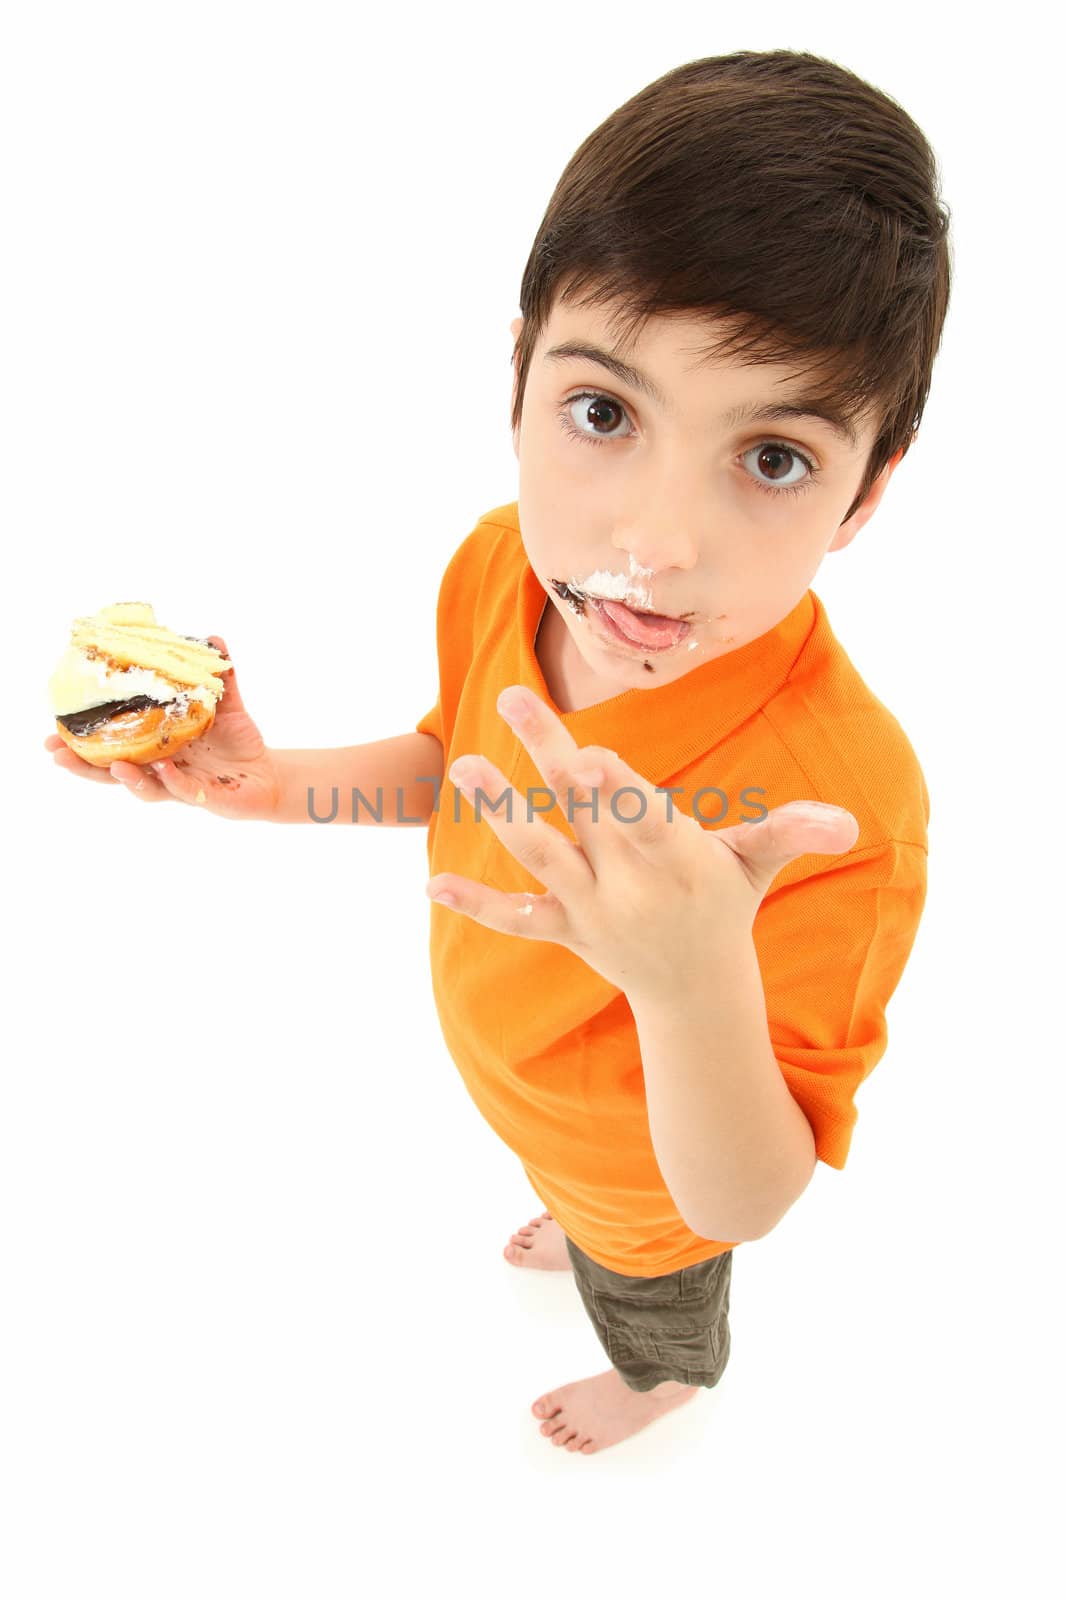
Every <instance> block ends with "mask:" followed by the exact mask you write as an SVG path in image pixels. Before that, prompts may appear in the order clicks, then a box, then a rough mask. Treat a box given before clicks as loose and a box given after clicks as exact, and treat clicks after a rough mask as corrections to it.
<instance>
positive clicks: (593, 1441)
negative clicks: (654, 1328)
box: [530, 1367, 697, 1456]
mask: <svg viewBox="0 0 1067 1600" xmlns="http://www.w3.org/2000/svg"><path fill="white" fill-rule="evenodd" d="M696 1392H697V1391H696V1388H690V1387H689V1386H688V1385H686V1384H684V1383H661V1384H659V1385H658V1386H657V1387H656V1388H655V1389H649V1390H648V1392H647V1393H646V1394H638V1393H637V1391H636V1390H635V1389H631V1388H629V1387H628V1385H627V1384H626V1383H624V1382H623V1379H622V1377H621V1376H620V1374H619V1373H618V1372H616V1370H615V1368H614V1367H609V1369H608V1371H607V1372H600V1373H598V1374H597V1376H596V1377H595V1378H583V1379H582V1381H581V1382H580V1383H565V1384H564V1385H563V1387H562V1388H561V1389H550V1390H549V1391H548V1393H547V1394H543V1395H542V1396H541V1397H540V1399H539V1400H535V1401H534V1403H533V1405H532V1406H531V1407H530V1410H531V1411H532V1412H533V1414H534V1416H535V1417H547V1418H548V1421H547V1422H543V1423H542V1424H541V1432H542V1433H543V1434H546V1435H548V1437H549V1438H551V1440H552V1443H553V1444H555V1445H565V1446H566V1448H567V1449H568V1450H570V1451H576V1450H577V1451H581V1453H582V1455H584V1456H591V1455H595V1453H596V1452H597V1451H598V1450H607V1449H608V1447H609V1446H610V1445H613V1444H618V1443H619V1441H620V1440H622V1439H628V1438H629V1437H630V1435H631V1434H632V1433H637V1432H639V1431H640V1429H641V1428H646V1427H647V1426H648V1424H649V1423H650V1422H655V1420H656V1418H657V1417H662V1416H663V1415H664V1414H665V1413H666V1412H668V1411H675V1410H676V1409H677V1408H678V1406H682V1405H684V1404H685V1402H686V1401H687V1400H692V1398H693V1396H694V1395H695V1394H696Z"/></svg>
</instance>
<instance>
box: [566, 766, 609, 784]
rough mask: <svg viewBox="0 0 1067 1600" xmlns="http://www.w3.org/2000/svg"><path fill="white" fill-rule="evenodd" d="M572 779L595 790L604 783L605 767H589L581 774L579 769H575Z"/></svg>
mask: <svg viewBox="0 0 1067 1600" xmlns="http://www.w3.org/2000/svg"><path fill="white" fill-rule="evenodd" d="M571 777H572V778H574V779H575V781H576V782H578V783H584V784H586V785H587V787H588V788H590V789H595V788H596V786H597V784H599V783H603V782H604V769H603V767H589V768H587V769H584V770H583V771H581V772H579V771H578V770H577V768H575V770H574V771H573V772H572V773H571Z"/></svg>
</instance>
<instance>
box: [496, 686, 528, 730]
mask: <svg viewBox="0 0 1067 1600" xmlns="http://www.w3.org/2000/svg"><path fill="white" fill-rule="evenodd" d="M496 708H497V710H498V711H499V712H500V715H501V716H502V717H503V718H504V720H505V721H506V722H510V723H511V724H512V726H513V727H514V726H515V725H516V724H518V723H522V722H527V721H528V720H529V716H530V711H529V707H528V706H527V704H526V701H525V699H524V698H523V696H522V695H521V694H517V693H515V691H513V690H510V689H505V690H502V691H501V693H500V694H499V695H498V696H497V702H496Z"/></svg>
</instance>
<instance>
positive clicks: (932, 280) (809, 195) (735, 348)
mask: <svg viewBox="0 0 1067 1600" xmlns="http://www.w3.org/2000/svg"><path fill="white" fill-rule="evenodd" d="M949 216H950V212H949V210H948V208H947V207H945V206H943V205H942V204H941V203H940V199H939V192H938V170H937V164H936V161H935V158H934V153H933V151H932V150H931V148H930V146H929V144H928V143H927V141H926V138H925V137H924V135H923V133H922V131H921V130H920V129H919V128H918V127H917V126H916V124H915V123H914V122H913V121H912V120H911V118H910V117H909V116H908V115H907V113H906V112H905V111H903V110H902V109H901V107H900V106H899V105H897V103H896V101H895V100H892V99H890V98H889V96H888V95H886V94H883V93H882V92H881V91H880V90H878V89H875V88H874V87H872V85H871V84H869V83H866V82H864V81H863V79H862V78H857V77H855V76H854V75H853V74H852V73H851V72H848V71H846V69H845V68H844V67H840V66H838V65H837V64H836V63H835V62H833V61H829V60H826V59H824V58H823V57H821V56H815V55H809V54H808V53H807V52H794V51H791V50H768V51H762V52H760V51H752V50H739V51H736V52H735V53H734V54H732V55H725V56H707V57H704V58H703V59H701V60H698V61H689V62H687V63H685V64H684V65H683V66H680V67H676V68H675V69H674V70H673V71H672V72H668V73H666V74H665V75H664V76H663V77H661V78H657V79H656V80H655V82H653V83H650V84H649V85H648V86H647V88H644V89H642V90H640V92H639V93H637V94H636V95H634V96H633V97H632V99H630V100H627V101H626V103H625V104H624V105H622V106H620V107H619V109H618V110H617V111H614V112H612V114H611V116H609V117H608V118H607V120H606V121H604V122H602V123H601V124H600V126H599V127H598V128H596V129H594V131H593V132H592V133H591V134H590V135H589V137H588V138H587V139H586V140H585V141H584V143H583V144H581V145H580V146H579V148H578V149H577V150H576V151H575V153H574V155H573V156H572V157H571V159H570V161H569V162H568V163H567V166H566V168H565V169H564V172H563V174H562V176H561V177H560V179H559V182H558V183H557V184H556V187H555V190H554V191H553V194H552V198H551V199H550V200H549V203H548V209H547V210H546V212H545V215H544V217H543V219H542V221H541V226H540V228H539V229H538V231H537V236H536V238H535V239H534V243H533V248H532V249H531V251H530V256H529V259H528V261H527V263H526V268H525V271H524V272H523V276H522V286H521V289H520V293H519V301H520V309H521V311H522V315H523V326H522V330H521V332H520V335H519V339H518V341H517V343H516V346H515V351H514V354H513V356H512V361H513V363H514V364H515V368H516V373H517V383H516V391H515V401H514V405H513V408H512V427H513V429H514V428H518V427H519V425H520V423H521V420H522V402H523V395H524V394H525V390H526V379H527V375H528V372H529V367H530V359H531V356H532V353H533V350H534V346H535V345H536V343H537V340H538V338H539V337H540V334H541V332H542V330H543V328H544V325H545V322H546V321H547V319H548V316H549V313H550V311H551V309H552V307H553V305H554V303H555V301H556V298H557V296H558V297H559V298H560V300H561V301H562V302H563V303H565V304H571V305H576V306H586V307H589V306H606V305H609V304H614V303H615V302H618V309H617V310H616V312H615V314H614V315H613V316H612V317H611V322H610V325H611V326H612V328H614V329H616V330H617V334H618V337H619V343H621V344H628V343H629V342H630V340H631V339H633V338H636V337H637V336H638V334H639V333H640V331H641V329H643V327H644V326H645V324H646V322H647V320H648V319H649V318H650V317H652V316H661V315H669V314H670V313H672V312H684V313H687V314H689V315H706V316H707V317H709V318H714V319H717V320H720V319H721V326H720V327H718V328H717V329H716V337H717V339H718V342H717V343H716V344H715V345H714V346H713V347H712V348H710V349H709V352H708V355H709V356H714V357H715V358H721V359H730V358H736V359H739V360H741V361H742V363H743V364H744V365H746V366H754V365H759V364H761V363H762V362H766V361H789V362H790V363H791V364H794V365H795V367H796V370H797V371H798V373H800V372H802V373H804V374H805V376H807V375H809V374H814V378H813V379H812V383H813V385H814V387H815V388H817V389H818V394H819V398H820V399H821V400H822V401H823V402H825V403H827V404H829V405H830V406H832V407H836V408H837V410H838V411H839V412H841V413H842V414H843V415H844V416H845V418H846V419H847V420H848V421H849V422H851V423H852V424H853V425H856V424H857V422H859V421H861V420H862V419H864V418H871V417H874V418H877V420H878V433H877V437H876V440H875V443H874V446H873V448H872V450H871V454H870V457H869V459H868V462H867V468H866V471H865V474H864V477H863V480H862V482H861V485H860V489H859V492H858V493H857V495H856V498H855V500H854V501H853V503H852V505H851V506H850V507H849V510H848V512H847V513H846V516H845V518H844V519H843V520H844V521H847V520H848V517H850V516H851V515H852V514H853V512H854V511H855V510H856V507H857V506H858V505H860V504H861V502H862V501H863V500H864V499H865V497H866V495H867V493H868V491H869V489H870V487H871V484H872V483H873V482H874V480H875V478H876V477H877V476H878V474H879V473H880V472H881V471H882V469H883V467H885V466H886V464H887V463H888V462H889V461H890V459H891V458H892V457H893V456H894V455H895V454H896V453H897V452H898V451H902V452H906V451H907V449H908V447H909V446H910V444H911V442H912V438H913V435H914V433H915V431H916V430H917V429H918V426H919V423H920V421H921V418H922V414H923V409H924V407H925V405H926V399H927V395H928V394H929V391H930V379H931V371H932V368H933V363H934V357H935V356H936V354H937V350H938V346H939V344H940V341H941V331H942V326H943V323H944V320H945V313H946V311H947V309H948V300H949V282H950V260H949V238H948V225H949ZM808 358H811V359H810V361H808Z"/></svg>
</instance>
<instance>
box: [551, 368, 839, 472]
mask: <svg viewBox="0 0 1067 1600" xmlns="http://www.w3.org/2000/svg"><path fill="white" fill-rule="evenodd" d="M579 402H582V403H583V405H584V417H585V419H586V420H589V419H592V421H593V422H594V423H596V422H597V421H601V422H602V421H604V420H605V414H606V417H607V423H608V426H609V429H610V426H611V413H612V412H616V413H618V414H620V415H621V416H623V417H625V416H626V408H625V406H624V405H623V404H622V402H621V400H614V399H612V397H611V395H607V394H601V393H600V392H599V391H595V390H589V389H586V390H583V391H582V392H581V393H580V394H572V395H569V396H568V397H567V399H566V400H564V401H563V403H562V404H561V406H560V407H559V418H560V422H561V424H562V426H563V431H564V432H565V433H567V434H569V435H570V436H571V438H574V439H581V440H583V441H584V442H585V443H587V444H597V445H599V444H611V443H612V442H613V441H614V440H616V439H627V438H629V437H630V434H629V433H616V432H612V431H608V432H600V433H588V432H586V430H585V429H584V428H580V427H578V426H576V424H575V421H574V415H573V412H574V409H575V408H576V407H577V405H578V403H579ZM750 456H755V457H756V460H757V463H759V462H761V461H762V460H763V458H764V457H765V456H767V457H770V459H771V460H772V461H773V460H775V459H778V460H780V459H781V457H783V456H790V457H792V458H793V460H794V463H795V462H803V464H804V467H805V469H806V471H805V474H804V476H803V477H802V478H800V479H797V478H794V479H793V480H792V481H791V482H784V481H783V480H782V479H781V478H777V479H774V480H768V479H766V478H759V477H755V476H753V474H752V473H751V472H749V471H748V470H747V468H746V477H747V478H748V479H749V481H750V482H751V483H752V484H753V485H754V487H755V488H757V489H762V491H763V492H764V494H771V495H779V496H781V495H787V494H801V493H802V492H803V491H804V490H805V489H807V488H810V486H811V485H812V484H813V483H814V481H815V478H816V476H817V475H818V473H819V472H821V470H822V468H821V467H817V466H816V465H815V463H814V461H812V459H811V457H810V456H808V455H806V454H805V453H804V451H803V450H798V449H797V447H796V445H794V444H783V443H782V442H781V441H779V440H774V439H764V440H761V441H760V443H759V444H755V445H752V446H750V448H749V449H748V450H746V451H745V452H744V454H743V455H742V456H741V458H740V459H741V460H742V461H747V460H748V458H749V457H750ZM763 470H767V469H766V468H765V467H764V468H763ZM770 470H774V469H773V468H772V469H770Z"/></svg>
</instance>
